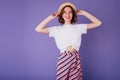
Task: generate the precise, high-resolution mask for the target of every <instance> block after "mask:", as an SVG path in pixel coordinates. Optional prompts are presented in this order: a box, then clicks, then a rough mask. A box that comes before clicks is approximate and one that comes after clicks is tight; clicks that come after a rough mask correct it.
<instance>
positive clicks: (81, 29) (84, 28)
mask: <svg viewBox="0 0 120 80" xmlns="http://www.w3.org/2000/svg"><path fill="white" fill-rule="evenodd" d="M77 29H78V30H79V32H80V33H81V34H86V33H87V24H77Z"/></svg>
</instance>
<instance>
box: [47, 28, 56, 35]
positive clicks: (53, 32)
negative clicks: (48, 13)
mask: <svg viewBox="0 0 120 80" xmlns="http://www.w3.org/2000/svg"><path fill="white" fill-rule="evenodd" d="M48 31H49V37H55V36H56V35H57V33H58V28H57V27H49V28H48Z"/></svg>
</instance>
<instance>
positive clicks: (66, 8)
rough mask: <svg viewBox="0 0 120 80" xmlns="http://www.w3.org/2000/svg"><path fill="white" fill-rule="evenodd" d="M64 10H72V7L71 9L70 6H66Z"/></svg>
mask: <svg viewBox="0 0 120 80" xmlns="http://www.w3.org/2000/svg"><path fill="white" fill-rule="evenodd" d="M64 11H72V9H71V8H70V7H69V6H66V7H65V8H64Z"/></svg>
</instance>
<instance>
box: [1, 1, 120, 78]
mask: <svg viewBox="0 0 120 80" xmlns="http://www.w3.org/2000/svg"><path fill="white" fill-rule="evenodd" d="M65 1H71V0H0V80H55V78H56V76H55V70H56V67H55V65H56V62H57V57H58V54H59V50H58V49H57V48H56V45H55V42H54V39H53V38H49V37H48V35H45V34H40V33H37V32H35V28H36V26H37V25H38V24H39V23H40V22H41V21H42V20H43V19H44V18H46V17H47V16H48V15H50V14H51V13H52V12H56V11H57V8H58V6H59V5H60V4H61V3H62V2H65ZM118 1H119V0H72V1H71V2H73V3H74V4H75V5H76V7H77V9H84V10H86V11H88V12H90V13H92V14H94V15H95V16H96V17H98V18H99V19H100V20H102V22H103V24H102V25H101V27H99V28H96V29H93V30H89V31H88V34H87V35H83V40H82V45H81V48H80V55H81V61H82V66H83V78H84V80H120V58H119V57H120V44H119V41H120V37H119V29H120V26H119V25H120V16H119V15H120V11H119V8H118V7H120V6H119V2H118ZM83 22H84V23H87V22H89V20H88V19H86V18H85V17H81V16H79V23H83ZM52 25H59V23H58V21H57V19H55V20H53V21H51V22H50V23H49V24H48V26H52Z"/></svg>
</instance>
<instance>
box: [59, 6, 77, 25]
mask: <svg viewBox="0 0 120 80" xmlns="http://www.w3.org/2000/svg"><path fill="white" fill-rule="evenodd" d="M65 7H70V8H71V9H72V14H73V16H72V19H71V24H73V23H76V22H77V21H78V18H77V15H76V11H75V10H74V9H73V8H72V7H71V6H69V5H67V6H64V7H63V8H62V9H61V12H60V14H59V15H58V21H59V23H61V24H64V23H65V21H64V19H63V17H62V15H63V12H64V9H65Z"/></svg>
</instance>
